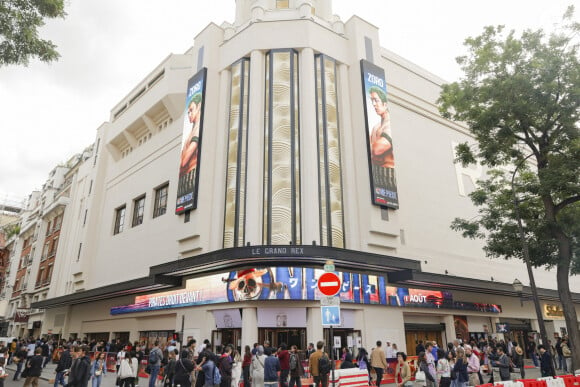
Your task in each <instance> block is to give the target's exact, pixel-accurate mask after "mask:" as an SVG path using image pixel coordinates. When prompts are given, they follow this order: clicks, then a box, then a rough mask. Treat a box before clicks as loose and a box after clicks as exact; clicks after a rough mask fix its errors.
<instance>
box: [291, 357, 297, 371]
mask: <svg viewBox="0 0 580 387" xmlns="http://www.w3.org/2000/svg"><path fill="white" fill-rule="evenodd" d="M296 368H298V356H296V354H295V353H293V354H292V355H290V369H291V370H292V371H294V370H295V369H296Z"/></svg>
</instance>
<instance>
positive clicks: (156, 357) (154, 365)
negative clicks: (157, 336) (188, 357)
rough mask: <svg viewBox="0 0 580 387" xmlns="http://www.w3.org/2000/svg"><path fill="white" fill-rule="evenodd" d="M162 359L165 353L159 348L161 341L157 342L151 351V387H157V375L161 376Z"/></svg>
mask: <svg viewBox="0 0 580 387" xmlns="http://www.w3.org/2000/svg"><path fill="white" fill-rule="evenodd" d="M162 359H163V352H161V348H159V340H155V344H154V346H153V348H151V351H149V367H150V369H151V374H149V387H155V382H156V381H157V375H159V370H160V369H161V360H162Z"/></svg>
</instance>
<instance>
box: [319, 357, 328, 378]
mask: <svg viewBox="0 0 580 387" xmlns="http://www.w3.org/2000/svg"><path fill="white" fill-rule="evenodd" d="M329 372H330V360H329V359H328V356H326V354H323V355H322V356H321V357H320V359H318V373H319V374H320V375H327V374H328V373H329Z"/></svg>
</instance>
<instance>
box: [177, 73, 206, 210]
mask: <svg viewBox="0 0 580 387" xmlns="http://www.w3.org/2000/svg"><path fill="white" fill-rule="evenodd" d="M206 75H207V69H206V68H205V67H204V68H203V69H201V70H200V71H198V72H197V74H195V75H194V76H193V77H191V79H190V80H189V81H188V82H187V94H186V99H185V114H184V119H183V139H182V143H181V157H180V158H179V159H180V162H179V180H178V186H177V203H176V206H175V213H176V214H181V213H182V212H184V211H187V210H192V209H195V208H197V191H198V185H199V155H200V152H201V140H202V133H203V111H204V105H205V82H206Z"/></svg>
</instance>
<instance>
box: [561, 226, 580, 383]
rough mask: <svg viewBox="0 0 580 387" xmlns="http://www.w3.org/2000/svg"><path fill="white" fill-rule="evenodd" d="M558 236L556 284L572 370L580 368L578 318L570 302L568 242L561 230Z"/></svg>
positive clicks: (572, 371) (569, 253)
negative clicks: (558, 256)
mask: <svg viewBox="0 0 580 387" xmlns="http://www.w3.org/2000/svg"><path fill="white" fill-rule="evenodd" d="M556 233H557V234H559V235H558V236H557V237H558V244H559V247H560V249H559V250H560V251H559V255H560V261H559V262H558V269H557V272H556V280H557V282H558V292H559V293H560V302H561V303H562V310H563V311H564V318H565V319H566V326H567V327H568V338H569V339H570V344H571V345H570V347H571V349H572V370H568V372H570V373H572V374H573V373H574V370H576V369H578V368H580V331H579V330H578V316H577V315H576V307H575V306H574V302H573V301H572V293H571V292H570V283H569V279H570V259H571V251H570V240H569V239H568V237H567V236H566V235H564V233H562V232H561V230H558V231H556Z"/></svg>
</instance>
